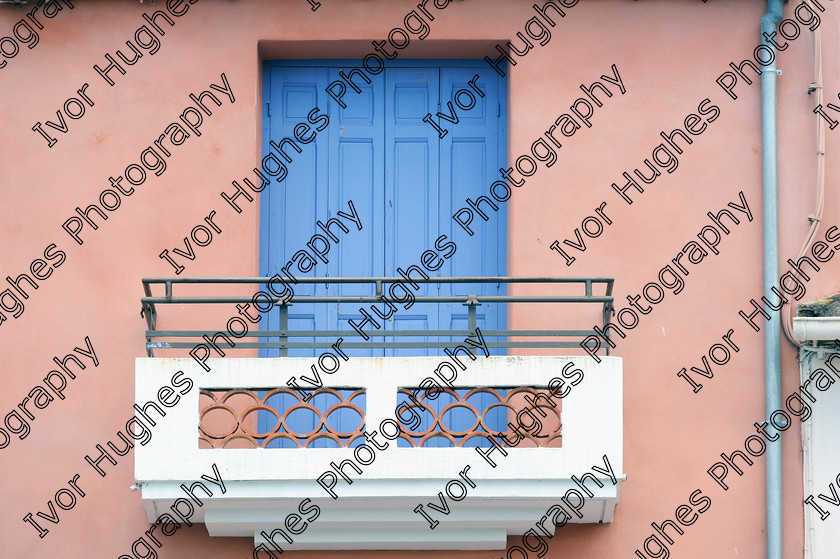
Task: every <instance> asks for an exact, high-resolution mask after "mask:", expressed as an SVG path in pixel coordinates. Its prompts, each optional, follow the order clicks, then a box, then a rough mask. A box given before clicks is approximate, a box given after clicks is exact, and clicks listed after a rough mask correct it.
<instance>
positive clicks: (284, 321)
mask: <svg viewBox="0 0 840 559" xmlns="http://www.w3.org/2000/svg"><path fill="white" fill-rule="evenodd" d="M288 329H289V305H288V303H282V304H281V305H280V336H279V338H278V341H279V342H280V343H281V344H283V346H282V347H281V348H280V357H286V356H287V355H288V353H289V349H288V348H287V347H285V344H286V343H287V342H288V341H289V338H288V336H287V335H286V334H287V330H288Z"/></svg>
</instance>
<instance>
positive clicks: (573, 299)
mask: <svg viewBox="0 0 840 559" xmlns="http://www.w3.org/2000/svg"><path fill="white" fill-rule="evenodd" d="M476 299H477V300H478V302H479V303H612V302H613V298H612V297H606V296H588V297H587V296H585V295H583V296H556V297H555V296H545V297H541V296H538V295H477V296H476ZM252 300H253V299H252V298H251V297H171V298H166V297H141V298H140V302H141V303H144V304H145V303H153V304H158V303H159V304H172V303H177V304H182V303H183V304H201V303H250V302H252ZM271 300H272V301H274V302H275V303H279V302H280V301H281V298H280V297H271ZM414 300H415V302H418V303H462V302H463V303H466V302H467V301H468V300H469V297H468V296H466V295H461V296H449V295H442V296H431V295H423V296H419V297H415V298H414ZM291 303H292V304H295V303H382V299H381V298H379V297H374V296H351V295H337V296H334V297H326V296H323V297H321V296H307V295H304V296H300V297H293V298H292V299H291Z"/></svg>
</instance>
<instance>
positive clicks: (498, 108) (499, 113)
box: [496, 103, 502, 118]
mask: <svg viewBox="0 0 840 559" xmlns="http://www.w3.org/2000/svg"><path fill="white" fill-rule="evenodd" d="M500 116H502V104H501V103H496V118H499V117H500Z"/></svg>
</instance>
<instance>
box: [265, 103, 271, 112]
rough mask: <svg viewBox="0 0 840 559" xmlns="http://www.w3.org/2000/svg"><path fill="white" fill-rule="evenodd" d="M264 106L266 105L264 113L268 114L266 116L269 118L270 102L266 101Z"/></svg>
mask: <svg viewBox="0 0 840 559" xmlns="http://www.w3.org/2000/svg"><path fill="white" fill-rule="evenodd" d="M265 105H266V107H265V111H266V113H267V114H268V116H271V101H266V103H265Z"/></svg>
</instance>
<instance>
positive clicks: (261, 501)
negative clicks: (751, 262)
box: [135, 278, 624, 557]
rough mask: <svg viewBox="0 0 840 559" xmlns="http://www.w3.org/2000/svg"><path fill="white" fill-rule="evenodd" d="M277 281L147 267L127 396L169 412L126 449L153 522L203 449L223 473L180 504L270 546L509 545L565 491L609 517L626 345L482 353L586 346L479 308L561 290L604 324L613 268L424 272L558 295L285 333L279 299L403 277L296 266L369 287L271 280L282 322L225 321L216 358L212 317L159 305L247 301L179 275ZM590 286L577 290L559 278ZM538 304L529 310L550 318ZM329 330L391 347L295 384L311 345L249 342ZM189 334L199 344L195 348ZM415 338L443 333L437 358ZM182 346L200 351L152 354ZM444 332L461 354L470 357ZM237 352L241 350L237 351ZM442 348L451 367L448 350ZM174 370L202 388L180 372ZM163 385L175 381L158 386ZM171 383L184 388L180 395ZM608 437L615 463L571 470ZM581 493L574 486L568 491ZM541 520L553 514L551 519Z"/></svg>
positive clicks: (363, 346)
mask: <svg viewBox="0 0 840 559" xmlns="http://www.w3.org/2000/svg"><path fill="white" fill-rule="evenodd" d="M268 281H269V278H237V279H227V280H216V279H187V278H171V279H160V280H156V279H155V280H144V287H145V289H146V296H145V297H143V298H142V299H141V301H142V304H143V314H144V316H145V318H146V320H147V325H148V330H147V331H146V347H147V351H148V352H149V355H150V357H148V358H140V359H137V363H136V395H135V398H136V402H137V405H138V407H140V408H143V407H144V406H146V407H148V405H147V403H148V402H158V403H160V404H161V405H160V406H159V407H161V408H162V409H164V411H165V414H166V415H165V417H163V418H161V419H159V420H158V419H157V416H154V417H155V419H156V422H157V425H156V426H155V427H154V428H153V436H152V438H151V440H150V441H149V442H148V443H147V444H145V445H140V444H138V445H137V447H136V451H135V478H136V481H137V484H138V485H139V486H140V487H141V489H142V499H143V503H144V506H145V508H146V511H147V515H148V518H149V521H150V522H154V521H155V520H156V519H158V518H159V517H160V516H161V515H162V514H164V513H171V510H172V507H173V506H174V505H175V503H176V501H177V500H178V499H182V500H183V499H184V498H185V497H186V495H185V490H184V489H183V488H182V487H181V486H182V484H184V485H185V486H190V485H191V484H193V483H194V482H196V481H201V480H202V476H203V475H204V476H207V475H208V474H209V475H210V476H211V477H212V475H213V474H212V472H213V471H214V470H213V467H214V466H215V467H216V468H217V471H218V472H219V475H220V477H221V478H222V479H223V480H224V485H225V491H224V493H222V492H221V491H219V490H217V489H218V487H217V486H216V485H213V484H210V483H205V485H207V486H208V488H209V489H210V490H211V492H212V493H213V495H212V496H205V495H206V494H205V493H204V492H202V491H201V489H199V490H198V492H197V496H198V499H199V500H200V501H201V505H197V503H195V502H194V503H193V504H194V505H195V506H194V507H193V508H194V512H193V514H192V516H191V518H190V519H189V520H190V521H191V522H199V523H204V524H205V525H206V527H207V530H208V532H209V533H210V535H213V536H241V537H249V538H254V542H255V543H254V545H255V550H256V551H259V550H263V551H264V553H263V554H260V556H262V557H269V556H271V555H270V552H273V553H279V550H280V549H293V550H294V549H503V548H504V547H505V545H506V538H507V536H509V535H522V534H525V533H526V532H527V531H528V530H529V529H533V528H534V525H535V523H536V522H538V521H540V519H541V517H545V515H546V511H548V510H549V509H550V508H551V507H553V506H556V505H558V504H562V503H566V504H567V505H568V506H566V507H565V508H567V509H569V513H572V514H568V516H570V517H571V519H570V520H569V522H589V523H593V522H594V523H597V522H611V521H612V516H613V510H614V508H615V505H616V504H617V502H618V496H619V490H620V486H621V482H622V481H623V480H624V476H623V474H622V471H623V470H622V448H623V447H622V445H623V435H622V366H621V360H620V358H617V357H610V356H607V355H602V356H599V357H597V358H593V357H590V356H577V355H574V356H569V355H493V354H491V355H489V356H486V355H485V353H483V350H482V349H479V348H481V347H482V346H483V347H486V350H487V352H488V353H499V352H500V351H503V349H504V348H518V349H517V351H518V352H522V353H526V352H528V351H529V350H530V351H531V352H539V353H543V354H548V353H552V352H556V351H557V349H556V348H570V347H578V348H579V347H580V345H579V344H580V340H581V339H583V338H584V337H585V336H587V335H591V334H593V330H592V329H591V328H590V329H580V330H556V329H553V330H550V329H543V330H536V329H535V330H516V329H510V330H482V329H481V328H480V327H479V326H478V324H479V323H480V322H481V320H482V319H481V316H482V315H481V311H480V310H479V307H481V306H482V305H490V304H496V305H505V306H506V308H510V309H511V312H510V314H511V315H514V312H513V310H512V309H513V308H514V306H515V305H535V304H539V305H540V308H543V309H544V308H546V307H548V306H549V305H553V304H565V305H563V307H569V308H570V310H569V311H568V312H567V313H564V319H563V320H564V321H566V320H568V319H569V318H573V317H578V318H580V319H581V320H586V318H587V314H586V312H585V311H584V310H581V309H586V308H587V307H588V308H596V309H598V310H597V312H598V322H599V323H601V324H603V323H604V322H605V321H606V319H607V317H608V316H609V315H610V313H611V309H612V296H611V289H612V280H609V279H603V278H436V279H431V280H429V281H430V282H432V283H434V282H450V283H453V284H456V285H457V284H458V283H461V284H469V285H470V286H475V285H478V284H480V283H482V282H487V283H489V282H497V283H498V282H504V283H508V284H526V285H525V286H524V287H525V288H526V289H529V288H532V285H527V284H547V287H546V285H543V286H542V287H541V289H542V290H543V291H551V292H552V293H559V294H551V295H545V294H543V295H530V294H527V295H526V294H521V295H520V294H517V295H496V296H487V297H482V296H480V295H478V296H477V295H474V294H465V295H463V296H462V295H447V296H445V297H441V296H425V297H418V298H417V302H418V303H438V302H445V303H451V302H453V301H457V302H459V303H463V304H464V305H465V307H466V311H467V312H466V316H467V325H468V328H467V329H466V330H426V331H412V330H404V331H394V330H381V331H378V330H376V331H366V332H365V334H366V335H368V336H369V337H370V339H368V340H364V338H363V337H362V336H361V335H360V334H359V333H358V332H357V331H356V330H355V329H350V330H330V331H323V330H319V331H315V330H304V331H292V330H290V329H289V328H288V322H287V320H288V312H289V306H290V305H295V304H302V303H310V302H311V303H318V304H345V305H346V304H347V303H359V304H364V303H368V302H371V303H372V302H381V299H379V298H378V295H381V293H382V292H383V286H384V285H389V284H390V283H392V282H401V281H404V280H403V278H372V279H367V280H358V279H354V278H310V279H309V280H306V281H309V282H311V283H317V282H321V283H330V284H333V285H335V284H340V283H341V282H343V281H346V282H356V283H359V282H362V281H366V282H369V283H370V284H371V286H372V288H373V289H375V293H376V294H375V295H371V296H352V297H350V296H341V295H330V296H318V297H315V296H299V297H293V298H291V299H290V300H284V299H283V298H280V297H278V298H275V299H274V303H275V304H276V305H277V306H276V307H275V308H274V309H272V310H270V311H268V312H269V313H277V315H278V316H277V318H278V322H277V324H279V325H280V328H278V329H276V330H262V331H257V330H253V331H248V332H246V333H242V330H241V329H240V330H237V329H235V328H234V329H232V330H227V331H224V332H225V333H226V334H228V335H230V333H231V332H234V333H236V334H237V336H238V335H239V334H242V336H241V338H236V337H232V338H231V341H233V342H234V343H235V347H234V348H230V347H229V346H228V345H227V344H226V343H225V342H223V341H221V338H219V339H218V340H217V345H218V348H219V349H220V350H222V351H224V353H225V357H224V358H220V357H217V356H213V355H214V354H213V352H215V349H213V347H212V344H211V343H208V342H209V341H211V340H212V336H213V335H214V333H215V332H214V331H202V330H188V329H177V330H159V329H157V328H156V326H157V324H156V323H157V312H158V307H163V306H166V305H173V306H174V307H167V316H169V314H170V309H172V310H173V311H175V312H173V313H172V314H179V313H180V314H184V313H185V311H184V307H188V306H190V305H201V306H202V307H206V306H209V307H221V308H223V310H224V312H226V313H227V315H228V316H230V315H231V314H235V310H234V313H231V309H232V308H233V309H235V306H234V304H242V303H246V302H250V301H251V297H249V296H245V295H225V296H218V295H212V296H206V297H193V296H190V297H176V296H175V295H174V294H173V288H174V286H175V285H177V284H210V285H200V286H199V289H208V288H212V289H214V290H215V289H219V286H220V285H228V286H230V285H234V286H236V285H237V284H239V285H246V284H266V283H267V282H268ZM303 281H304V280H303V279H301V282H303ZM155 284H163V286H164V291H165V293H164V295H163V296H155V295H153V294H152V286H153V285H155ZM581 286H582V287H583V291H584V293H583V294H582V295H580V294H578V295H575V294H569V290H571V289H580V287H581ZM600 286H603V288H604V294H603V295H593V287H596V288H597V287H600ZM519 287H522V286H519ZM179 289H180V286H179ZM251 293H253V288H252V291H251ZM312 299H318V300H317V301H313V300H312ZM549 308H550V307H549ZM555 308H556V307H555ZM576 313H577V314H576ZM186 314H187V315H191V314H193V313H190V312H186ZM543 314H544V315H545V316H542V317H540V319H539V320H540V324H551V323H553V322H556V321H557V320H556V318H553V317H554V316H555V315H551V314H547V313H543ZM180 318H183V317H177V316H175V317H173V321H174V322H178V320H179V319H180ZM513 319H514V320H516V316H513ZM167 320H169V319H167ZM214 323H218V320H217V321H216V322H214ZM221 323H224V321H222V322H221ZM590 324H591V322H590ZM203 336H207V337H206V338H205V337H203ZM421 336H422V339H421V340H419V341H418V338H419V337H421ZM337 337H341V338H342V339H346V340H353V341H345V342H343V343H342V344H341V345H340V348H341V349H344V350H346V351H348V352H349V351H351V350H356V351H368V350H374V349H375V350H378V349H382V350H383V351H384V352H387V354H386V355H385V356H371V355H366V356H350V357H349V358H348V359H346V360H345V359H339V358H336V359H335V360H334V362H333V360H330V361H329V363H328V364H327V365H326V369H330V368H331V367H332V368H335V369H336V370H334V372H333V373H330V374H321V375H320V377H319V378H318V380H320V383H321V384H322V386H320V387H316V386H314V385H311V384H309V383H308V382H301V383H299V384H298V386H297V387H294V388H290V387H289V386H288V385H287V382H288V380H289V379H290V377H293V376H294V377H295V378H299V379H303V377H307V378H310V377H313V376H314V375H313V374H312V373H311V372H316V373H317V372H318V370H317V369H315V368H314V364H315V363H317V361H318V359H317V358H316V357H289V356H279V357H256V356H254V353H255V352H256V351H257V350H258V351H261V352H268V351H274V352H277V353H280V354H281V355H283V354H287V352H289V351H294V350H296V349H297V348H306V349H316V350H327V351H330V348H332V347H333V346H332V344H334V343H335V340H336V339H337ZM377 338H380V339H381V340H379V341H377ZM534 338H536V339H534ZM300 339H303V341H299V340H300ZM251 340H253V341H251ZM200 345H204V346H205V347H206V348H207V350H208V351H206V352H205V350H204V349H199V350H196V348H197V347H199V346H200ZM605 345H606V344H605ZM459 346H461V348H462V349H461V350H459V349H458V347H459ZM407 348H411V349H412V350H414V351H416V350H417V349H422V350H429V351H431V350H432V349H433V348H442V349H441V350H439V351H434V352H433V355H428V356H403V355H400V354H399V353H400V351H403V350H406V349H407ZM179 349H180V350H189V351H190V355H192V357H162V356H159V354H161V353H164V352H167V351H173V350H174V351H177V350H179ZM443 349H448V350H450V352H452V353H454V355H455V356H456V359H457V358H460V361H461V362H462V364H463V366H464V368H460V367H457V366H455V364H454V363H455V361H456V359H453V358H451V357H449V356H448V354H446V353H445V352H444V351H443ZM465 349H466V350H468V351H465ZM240 350H246V351H247V352H249V353H250V355H246V356H233V354H234V353H235V352H237V351H240ZM469 350H474V356H473V357H474V358H473V357H471V356H470V355H469V353H470V352H469ZM332 352H334V353H337V352H336V350H335V349H334V348H333V349H332ZM153 354H157V355H153ZM597 360H600V362H598V361H597ZM443 362H448V363H450V365H449V366H447V367H441V363H443ZM179 371H180V372H182V374H181V375H180V376H179V375H178V373H179ZM438 373H440V374H438ZM185 378H189V379H190V380H191V381H192V383H193V385H194V386H192V387H189V388H187V387H186V386H185V384H184V383H185ZM175 379H178V381H179V383H178V386H173V385H175V384H176V380H175ZM311 380H315V379H311ZM167 386H173V388H170V389H169V390H166V389H162V387H167ZM179 387H180V392H179ZM173 389H174V391H175V392H178V395H179V396H180V397H179V399H178V400H177V402H176V403H173V400H174V399H175V398H174V397H173V396H172V394H171V393H172V392H173ZM161 398H162V399H161ZM170 404H171V405H170ZM148 413H151V414H154V413H155V411H154V410H153V409H151V410H150V411H149V412H148ZM138 414H140V412H138ZM301 426H305V427H301ZM386 445H387V446H386ZM605 455H606V456H608V457H609V461H610V464H611V468H612V471H613V472H614V474H615V481H611V479H610V478H608V477H607V476H605V475H601V474H597V473H596V474H595V475H594V476H590V478H589V481H587V482H585V483H586V487H587V488H588V490H589V492H591V493H592V496H591V497H590V496H589V495H588V494H586V495H585V494H584V492H585V491H586V490H584V489H581V487H580V486H579V485H578V483H577V482H576V481H575V480H573V479H572V477H573V476H576V478H577V480H578V481H579V480H580V478H581V477H582V476H583V475H584V474H586V473H587V472H590V473H591V472H592V467H593V465H595V466H600V467H602V468H603V467H604V460H603V456H605ZM594 478H597V480H598V481H593V479H594ZM205 479H206V478H205ZM574 492H577V494H578V495H581V496H582V497H584V498H583V499H576V497H575V495H574ZM564 499H565V501H564ZM419 505H422V506H419ZM313 507H317V509H318V511H319V512H318V515H317V518H315V517H314V516H315V514H314V512H313V511H314V510H315V508H313ZM418 510H419V511H420V512H418ZM555 518H556V517H555ZM432 526H434V527H432ZM544 526H545V527H546V528H547V529H548V530H550V531H552V532H553V530H554V524H552V522H551V521H550V520H549V521H548V522H547V524H544ZM269 540H270V541H269ZM289 540H291V541H293V543H290V541H289Z"/></svg>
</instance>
